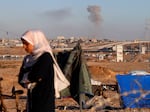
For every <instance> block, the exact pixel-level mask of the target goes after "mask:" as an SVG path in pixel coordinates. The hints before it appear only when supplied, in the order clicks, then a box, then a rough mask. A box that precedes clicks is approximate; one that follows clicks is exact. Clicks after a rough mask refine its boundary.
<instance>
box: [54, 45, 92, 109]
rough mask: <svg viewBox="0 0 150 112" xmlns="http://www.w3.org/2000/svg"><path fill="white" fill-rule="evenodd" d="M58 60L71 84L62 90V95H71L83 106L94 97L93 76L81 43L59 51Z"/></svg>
mask: <svg viewBox="0 0 150 112" xmlns="http://www.w3.org/2000/svg"><path fill="white" fill-rule="evenodd" d="M55 57H56V60H57V62H58V64H59V66H60V68H61V69H62V71H63V73H64V74H65V77H66V78H67V79H68V80H69V82H70V86H69V87H68V88H66V89H64V90H63V91H61V97H65V96H71V97H72V98H73V99H74V100H75V101H76V102H77V103H78V104H79V105H80V107H81V108H84V107H83V104H84V103H85V102H86V100H88V99H90V98H91V97H93V96H94V95H93V93H92V85H91V76H90V73H89V71H88V68H87V66H86V62H85V59H84V56H83V51H82V49H81V45H80V43H78V44H77V45H76V46H75V47H74V48H73V49H72V50H70V51H63V52H58V53H57V54H56V56H55Z"/></svg>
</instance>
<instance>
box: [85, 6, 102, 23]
mask: <svg viewBox="0 0 150 112" xmlns="http://www.w3.org/2000/svg"><path fill="white" fill-rule="evenodd" d="M87 11H88V12H89V13H90V15H89V20H90V21H91V22H93V23H94V24H96V25H99V24H100V22H101V21H102V17H101V15H100V12H101V8H100V7H99V6H97V5H91V6H88V8H87Z"/></svg>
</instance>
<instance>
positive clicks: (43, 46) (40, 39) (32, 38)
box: [21, 30, 70, 98]
mask: <svg viewBox="0 0 150 112" xmlns="http://www.w3.org/2000/svg"><path fill="white" fill-rule="evenodd" d="M21 38H22V39H24V40H26V41H27V42H29V43H30V44H32V45H33V46H34V50H33V53H32V54H31V55H32V56H33V59H34V60H36V59H37V58H38V57H39V56H41V55H42V54H43V53H44V52H49V53H50V55H51V56H52V58H53V61H54V64H53V67H54V85H55V97H56V98H58V97H60V91H61V90H63V89H65V88H67V87H68V86H69V85H70V84H69V81H68V80H67V79H66V77H65V76H64V74H63V72H62V71H61V69H60V67H59V65H58V63H57V61H56V60H55V58H54V55H53V52H52V49H51V47H50V45H49V43H48V41H47V40H46V38H45V35H44V34H43V33H42V32H41V31H37V30H31V31H28V32H26V33H25V34H24V35H23V36H22V37H21Z"/></svg>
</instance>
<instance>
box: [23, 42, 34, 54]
mask: <svg viewBox="0 0 150 112" xmlns="http://www.w3.org/2000/svg"><path fill="white" fill-rule="evenodd" d="M22 43H23V48H24V49H25V51H26V52H27V53H30V54H31V53H32V52H33V48H34V46H33V45H32V44H30V43H29V42H27V41H26V40H23V39H22Z"/></svg>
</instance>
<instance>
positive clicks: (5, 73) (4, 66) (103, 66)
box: [0, 61, 150, 112]
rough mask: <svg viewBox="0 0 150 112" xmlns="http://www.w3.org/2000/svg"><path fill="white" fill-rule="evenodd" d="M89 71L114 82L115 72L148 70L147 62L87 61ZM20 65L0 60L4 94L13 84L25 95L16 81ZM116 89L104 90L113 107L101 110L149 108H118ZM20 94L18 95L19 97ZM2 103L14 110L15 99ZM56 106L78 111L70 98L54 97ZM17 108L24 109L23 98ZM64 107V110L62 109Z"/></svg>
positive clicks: (58, 111)
mask: <svg viewBox="0 0 150 112" xmlns="http://www.w3.org/2000/svg"><path fill="white" fill-rule="evenodd" d="M87 65H88V69H89V72H90V73H91V77H92V78H93V79H95V80H97V81H101V82H102V83H115V82H116V78H115V76H116V74H124V73H127V72H128V71H130V70H137V69H139V68H140V69H145V70H147V71H149V63H106V62H105V63H98V62H87ZM20 66H21V61H0V77H2V78H3V80H2V81H1V85H2V92H3V94H4V95H9V96H11V95H12V93H11V92H12V87H13V86H14V87H15V89H16V90H20V89H21V90H23V91H24V94H22V95H21V96H25V95H26V90H24V89H23V88H22V87H21V86H19V85H18V83H17V78H18V72H19V68H20ZM118 95H119V94H118V93H117V92H116V91H110V90H109V91H104V92H103V96H104V97H105V99H109V100H108V101H106V102H105V105H104V107H105V106H111V107H115V108H114V109H109V108H108V109H107V108H106V109H100V110H99V111H101V112H107V111H114V112H115V111H117V112H118V111H119V112H124V111H129V112H133V110H134V111H135V112H149V111H150V110H149V109H144V111H142V110H141V109H138V110H137V109H136V110H135V109H120V100H119V97H118ZM21 96H20V97H21ZM4 104H5V105H6V107H7V109H8V111H9V112H16V101H15V99H11V98H10V99H4ZM56 106H57V107H59V109H57V110H56V111H57V112H79V111H80V109H79V105H78V104H77V103H76V102H75V101H74V100H73V99H72V98H63V99H56ZM19 108H20V109H25V99H20V100H19ZM63 109H66V110H63ZM82 111H84V112H88V111H89V112H90V111H92V110H82Z"/></svg>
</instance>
